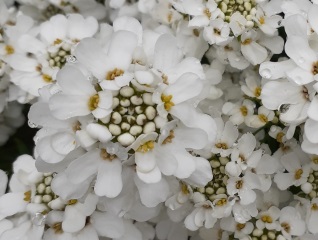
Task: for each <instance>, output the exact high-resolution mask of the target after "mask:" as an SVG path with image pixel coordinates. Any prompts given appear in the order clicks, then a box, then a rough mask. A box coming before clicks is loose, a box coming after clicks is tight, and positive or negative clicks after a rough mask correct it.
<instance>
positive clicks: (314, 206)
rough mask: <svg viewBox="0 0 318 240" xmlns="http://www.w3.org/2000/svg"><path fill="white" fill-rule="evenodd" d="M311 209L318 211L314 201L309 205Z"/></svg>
mask: <svg viewBox="0 0 318 240" xmlns="http://www.w3.org/2000/svg"><path fill="white" fill-rule="evenodd" d="M311 210H313V211H318V205H317V203H314V204H313V205H311Z"/></svg>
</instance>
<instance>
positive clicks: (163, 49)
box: [153, 34, 181, 72]
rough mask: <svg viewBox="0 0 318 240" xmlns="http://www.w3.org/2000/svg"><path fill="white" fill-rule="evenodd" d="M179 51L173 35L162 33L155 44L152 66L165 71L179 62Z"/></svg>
mask: <svg viewBox="0 0 318 240" xmlns="http://www.w3.org/2000/svg"><path fill="white" fill-rule="evenodd" d="M180 58H181V51H180V50H179V49H178V47H177V42H176V39H175V37H173V36H172V35H170V34H163V35H161V36H160V37H159V39H158V40H157V42H156V45H155V53H154V63H153V66H154V68H156V69H158V70H161V71H162V72H165V71H167V70H168V69H169V68H172V67H173V66H175V65H176V64H177V63H178V62H180Z"/></svg>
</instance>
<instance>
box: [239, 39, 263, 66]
mask: <svg viewBox="0 0 318 240" xmlns="http://www.w3.org/2000/svg"><path fill="white" fill-rule="evenodd" d="M241 51H242V54H243V56H244V57H245V58H246V59H247V60H248V61H249V62H250V63H252V64H253V65H256V64H260V63H262V62H264V60H265V59H266V58H267V50H266V49H265V48H264V47H262V46H261V45H259V44H258V43H256V42H254V41H252V42H251V43H250V44H248V45H241Z"/></svg>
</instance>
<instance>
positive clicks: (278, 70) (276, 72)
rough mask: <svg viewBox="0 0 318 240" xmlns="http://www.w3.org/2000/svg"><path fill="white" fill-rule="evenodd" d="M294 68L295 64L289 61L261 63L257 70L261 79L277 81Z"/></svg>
mask: <svg viewBox="0 0 318 240" xmlns="http://www.w3.org/2000/svg"><path fill="white" fill-rule="evenodd" d="M295 67H296V64H295V63H294V61H293V60H291V59H288V60H285V61H281V62H263V63H262V64H261V66H260V68H259V73H260V75H261V76H262V77H263V78H267V79H278V78H282V77H284V76H285V75H286V73H287V72H288V71H289V70H292V69H294V68H295Z"/></svg>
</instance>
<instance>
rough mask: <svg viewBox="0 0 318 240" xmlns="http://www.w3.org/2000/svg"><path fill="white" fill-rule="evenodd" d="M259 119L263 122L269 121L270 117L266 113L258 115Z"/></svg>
mask: <svg viewBox="0 0 318 240" xmlns="http://www.w3.org/2000/svg"><path fill="white" fill-rule="evenodd" d="M258 119H259V120H260V121H261V122H263V123H267V122H268V118H267V117H266V116H265V115H264V114H259V115H258Z"/></svg>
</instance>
